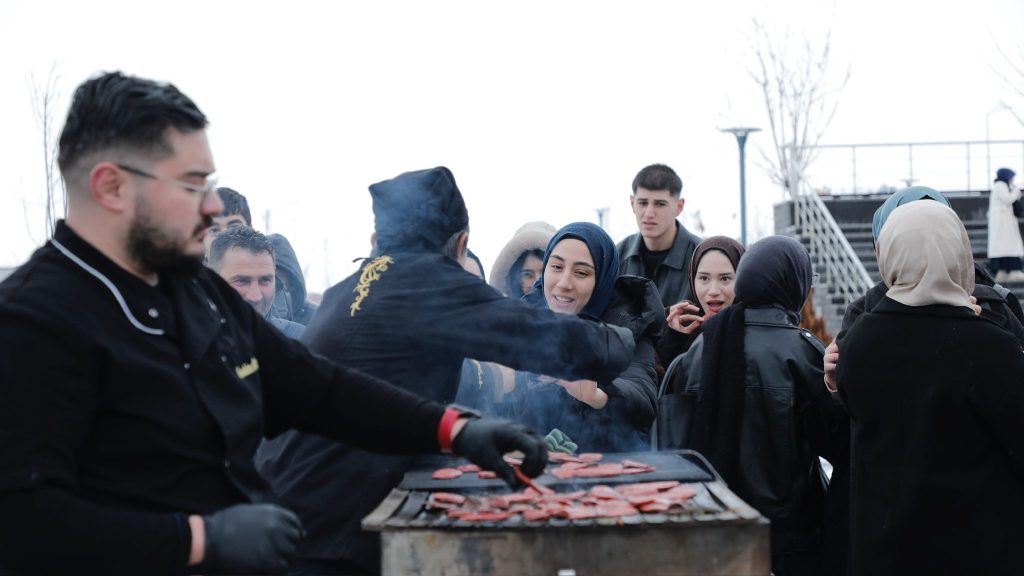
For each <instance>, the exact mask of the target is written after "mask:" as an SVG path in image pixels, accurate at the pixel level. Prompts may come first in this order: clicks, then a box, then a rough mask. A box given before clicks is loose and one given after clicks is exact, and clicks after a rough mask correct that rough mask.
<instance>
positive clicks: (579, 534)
mask: <svg viewBox="0 0 1024 576" xmlns="http://www.w3.org/2000/svg"><path fill="white" fill-rule="evenodd" d="M622 460H636V461H640V462H644V463H646V464H651V465H653V466H655V467H656V470H655V471H654V472H647V473H642V474H631V475H623V476H615V477H610V478H570V479H566V480H561V479H558V478H556V477H554V476H552V475H551V474H550V471H551V470H552V469H553V468H554V467H555V464H554V463H552V464H549V466H548V469H547V471H546V472H545V474H543V475H541V476H540V477H539V478H538V479H537V480H536V482H537V483H538V484H541V485H543V486H547V487H549V488H552V489H554V490H555V491H556V492H560V493H566V492H572V491H576V490H586V489H588V488H591V487H593V486H596V485H606V486H611V487H613V488H614V487H615V486H618V485H622V484H631V483H637V482H649V481H660V480H676V481H679V482H681V483H683V484H685V485H686V486H688V487H690V488H691V489H693V491H694V492H696V496H694V497H693V498H691V499H690V500H689V501H687V503H686V506H685V508H684V509H683V510H678V509H673V511H672V512H671V513H650V514H645V513H638V514H634V515H632V516H621V517H614V518H589V519H580V520H569V519H565V518H549V519H545V520H540V521H526V520H524V519H523V518H522V516H520V515H518V514H516V515H513V516H512V517H510V518H508V519H505V520H501V521H489V522H467V521H465V520H462V519H457V518H452V517H449V515H448V514H447V513H446V511H444V510H433V509H430V508H428V507H427V506H426V504H427V502H428V499H429V498H430V495H431V494H432V493H433V492H437V491H443V492H449V493H457V494H461V495H466V496H474V495H486V494H499V493H507V492H508V491H509V489H508V487H507V486H506V485H505V484H504V483H503V482H502V481H500V480H481V479H478V478H476V475H475V474H465V475H463V476H462V477H460V478H457V479H453V480H435V479H433V478H432V477H431V475H432V473H433V471H434V470H436V469H438V468H445V467H453V466H455V465H457V464H459V463H464V462H459V461H457V460H455V459H453V458H448V459H435V460H430V461H426V462H423V467H422V468H420V469H416V470H413V471H410V472H409V473H407V474H406V475H405V478H404V479H403V481H402V483H401V484H400V485H399V486H398V487H397V488H395V489H394V490H392V492H391V494H389V495H388V497H387V498H386V499H385V500H384V501H383V502H382V503H381V504H380V505H379V506H378V507H377V509H376V510H374V511H373V512H372V513H371V514H370V515H369V516H367V517H366V518H365V519H363V528H365V529H367V530H374V531H379V532H381V540H382V546H383V557H382V566H383V573H384V574H387V575H392V574H393V575H399V574H402V575H404V574H430V575H447V576H456V575H458V576H463V575H465V576H469V575H474V576H475V575H478V574H496V575H505V574H507V575H510V576H511V575H516V576H520V575H524V574H525V575H529V574H540V575H550V576H555V575H557V574H560V573H562V574H566V573H568V574H572V573H575V574H578V575H579V576H585V575H587V574H644V575H645V576H659V575H663V574H664V575H669V574H671V575H685V574H730V575H735V574H751V575H755V574H758V575H767V574H769V571H770V565H771V560H770V540H769V528H768V521H767V520H766V519H765V518H764V517H763V516H761V515H760V514H759V513H758V512H757V511H756V510H754V509H753V508H751V507H750V506H748V505H747V504H745V503H744V502H743V501H742V500H740V499H739V498H738V497H737V496H736V495H735V494H733V493H732V492H730V491H729V489H728V488H727V487H726V486H725V483H724V482H722V480H721V478H720V477H718V475H717V473H716V472H715V471H714V469H713V468H711V466H710V464H708V463H707V461H705V460H704V459H703V457H701V456H700V455H699V454H697V453H695V452H692V451H689V450H683V451H678V452H643V453H622V454H605V456H604V460H603V462H620V461H622Z"/></svg>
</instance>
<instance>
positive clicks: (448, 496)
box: [430, 492, 466, 504]
mask: <svg viewBox="0 0 1024 576" xmlns="http://www.w3.org/2000/svg"><path fill="white" fill-rule="evenodd" d="M430 499H431V500H432V501H434V502H444V503H445V504H462V503H464V502H465V501H466V497H465V496H463V495H461V494H452V493H451V492H434V493H433V494H431V495H430Z"/></svg>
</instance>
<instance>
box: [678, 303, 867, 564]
mask: <svg viewBox="0 0 1024 576" xmlns="http://www.w3.org/2000/svg"><path fill="white" fill-rule="evenodd" d="M744 338H745V341H744V346H745V347H746V363H747V369H746V379H745V382H746V401H745V406H744V424H743V427H742V430H741V433H740V443H741V446H740V462H741V464H740V466H741V475H740V477H738V478H726V479H725V480H726V482H727V483H728V485H729V488H730V489H731V490H732V491H733V492H735V493H736V494H737V495H738V496H740V498H742V499H743V500H745V501H746V502H747V503H749V504H750V505H751V506H753V507H755V508H757V509H758V510H759V511H760V512H761V513H762V514H764V515H765V516H767V517H768V518H769V519H770V520H771V522H772V534H773V535H772V548H773V553H788V552H797V551H801V550H808V549H811V548H814V547H816V546H817V545H818V541H819V538H820V536H819V535H820V531H821V527H822V523H823V510H824V498H825V490H826V483H825V482H824V476H823V475H822V474H821V471H820V466H819V462H818V456H822V457H824V458H825V459H834V458H835V457H836V455H837V454H839V453H841V451H842V443H843V442H848V439H847V437H846V436H845V435H844V434H843V433H842V424H843V422H844V421H845V420H846V414H845V412H844V410H843V408H842V406H841V405H840V404H839V403H838V401H836V400H833V399H832V397H831V396H830V395H829V394H828V392H827V391H826V390H825V386H824V384H823V382H822V356H823V355H824V352H825V348H824V346H823V345H822V344H821V342H820V341H818V339H817V338H815V337H814V335H813V334H812V333H810V332H808V331H806V330H802V329H800V328H798V327H796V326H794V325H792V324H791V323H790V321H789V319H788V317H787V315H786V313H785V312H784V311H782V310H778V309H775V308H748V309H747V310H746V313H745V335H744ZM703 349H704V338H703V337H700V338H698V339H697V341H696V342H694V344H693V346H692V347H691V348H690V351H689V352H687V353H686V356H685V357H684V358H683V359H682V360H681V361H680V363H679V367H678V369H677V370H676V371H675V372H674V374H672V375H671V378H672V380H671V385H670V386H669V389H668V393H676V394H680V395H681V396H682V399H683V401H684V402H685V404H684V405H685V406H689V407H690V409H689V410H683V411H681V412H680V413H679V414H681V415H682V416H681V417H680V418H679V421H677V422H671V423H669V427H670V428H671V429H673V433H672V434H670V436H671V437H672V438H675V439H676V441H679V440H681V445H680V446H671V447H678V448H686V447H688V444H689V441H690V438H691V437H692V435H691V433H690V430H689V426H690V424H691V423H692V416H693V410H692V408H693V407H695V406H696V404H697V402H698V401H699V400H700V398H701V397H702V395H703V393H704V390H705V383H704V382H703V381H702V379H701V358H702V356H703Z"/></svg>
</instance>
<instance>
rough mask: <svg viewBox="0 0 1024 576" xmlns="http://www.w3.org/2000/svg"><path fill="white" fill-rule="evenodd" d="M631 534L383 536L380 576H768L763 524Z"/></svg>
mask: <svg viewBox="0 0 1024 576" xmlns="http://www.w3.org/2000/svg"><path fill="white" fill-rule="evenodd" d="M688 524H692V525H662V526H645V527H633V528H632V529H628V530H627V529H615V528H611V529H607V528H606V529H603V530H587V529H571V530H559V529H537V530H527V531H524V530H520V531H509V530H505V531H481V530H463V531H453V530H443V531H442V530H399V531H392V532H384V533H383V534H382V537H383V558H382V560H383V573H384V574H385V575H389V576H390V575H395V576H397V575H406V574H414V575H428V574H429V575H443V576H479V575H481V574H490V575H496V576H505V575H507V576H524V575H532V574H537V575H544V576H553V575H555V574H558V570H560V569H565V568H572V569H574V570H575V571H576V573H577V574H579V575H580V576H584V575H586V574H641V575H643V576H662V575H665V576H669V575H671V576H680V575H689V574H701V575H717V574H722V575H725V574H728V575H730V576H732V575H751V576H753V575H764V576H767V575H768V574H769V572H770V570H771V559H770V558H771V556H770V554H771V545H770V536H769V527H768V522H767V521H765V520H763V519H762V520H760V521H758V522H754V523H748V524H734V525H719V526H707V525H701V523H700V522H697V521H694V522H691V523H688Z"/></svg>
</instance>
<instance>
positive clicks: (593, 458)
mask: <svg viewBox="0 0 1024 576" xmlns="http://www.w3.org/2000/svg"><path fill="white" fill-rule="evenodd" d="M578 458H579V459H580V461H581V462H600V461H601V460H602V459H603V458H604V454H599V453H597V452H584V453H583V454H580V455H579V456H578Z"/></svg>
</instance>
